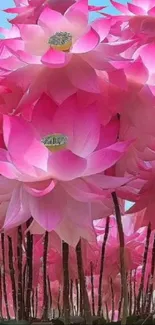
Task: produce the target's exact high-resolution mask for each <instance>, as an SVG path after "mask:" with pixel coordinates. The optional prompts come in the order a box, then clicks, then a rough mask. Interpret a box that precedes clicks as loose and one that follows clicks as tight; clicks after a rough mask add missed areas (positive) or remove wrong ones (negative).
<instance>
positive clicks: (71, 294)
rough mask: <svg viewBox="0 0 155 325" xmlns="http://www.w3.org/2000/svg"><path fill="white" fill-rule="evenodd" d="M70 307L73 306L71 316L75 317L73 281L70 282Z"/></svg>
mask: <svg viewBox="0 0 155 325" xmlns="http://www.w3.org/2000/svg"><path fill="white" fill-rule="evenodd" d="M70 305H71V315H72V316H74V303H73V280H72V279H71V280H70Z"/></svg>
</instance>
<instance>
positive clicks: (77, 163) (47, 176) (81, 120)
mask: <svg viewBox="0 0 155 325" xmlns="http://www.w3.org/2000/svg"><path fill="white" fill-rule="evenodd" d="M45 99H46V106H43V103H45ZM117 123H118V121H117V119H115V120H113V121H111V122H110V123H109V124H108V125H107V126H106V127H105V128H103V127H101V125H100V123H99V120H98V117H97V115H96V107H95V104H91V105H89V106H87V107H85V108H84V109H83V108H82V107H79V106H78V102H77V99H76V95H75V96H73V97H71V98H69V99H68V100H66V101H65V102H64V103H63V104H62V105H61V106H60V107H59V108H58V107H57V106H56V104H55V103H52V100H51V99H48V98H47V96H45V95H43V98H41V99H40V101H39V102H38V103H37V104H36V107H35V109H34V111H33V116H32V122H26V121H25V120H24V119H23V118H22V117H19V116H4V127H3V134H4V142H5V145H6V148H7V150H5V149H1V150H0V172H1V174H2V175H3V176H5V177H6V178H8V179H10V180H16V186H15V189H14V191H13V194H12V198H11V201H10V204H9V207H8V210H7V214H6V218H5V222H4V226H3V228H4V229H9V228H10V227H13V226H16V225H19V224H21V223H22V222H24V221H26V220H27V219H28V218H29V217H30V216H31V215H32V216H33V217H34V219H35V220H36V221H37V222H38V223H39V224H40V225H41V226H42V227H43V228H44V229H46V230H48V231H51V230H53V229H54V228H55V227H56V226H57V224H58V223H60V221H61V220H62V219H63V218H64V217H65V216H67V215H68V216H71V218H74V220H76V221H77V223H78V222H79V223H80V218H83V221H85V222H86V224H88V219H89V218H92V217H94V218H95V216H96V218H97V217H98V216H99V214H100V215H101V213H103V215H104V202H103V203H102V201H103V199H104V198H106V197H107V196H108V195H109V194H110V192H111V190H113V189H114V188H116V187H119V186H121V185H123V184H125V183H126V182H128V181H129V179H128V178H117V177H113V176H106V175H104V171H105V170H106V169H108V168H110V167H111V166H113V165H114V164H115V163H116V162H117V161H118V160H119V159H120V157H122V155H123V154H124V152H125V151H126V150H127V149H128V147H129V145H130V143H131V141H129V142H116V138H117V130H118V128H117ZM112 125H113V127H112ZM110 189H111V190H110ZM90 203H91V205H92V207H91V208H90V206H91V205H90ZM102 208H103V212H101V211H102ZM91 209H92V212H91ZM108 213H109V210H108Z"/></svg>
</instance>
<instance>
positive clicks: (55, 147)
mask: <svg viewBox="0 0 155 325" xmlns="http://www.w3.org/2000/svg"><path fill="white" fill-rule="evenodd" d="M67 140H68V138H67V137H66V136H65V135H63V134H61V133H55V134H49V135H47V136H45V137H44V138H43V139H42V140H41V142H43V144H44V145H45V147H46V148H47V149H48V150H50V151H51V152H56V151H60V150H62V149H65V148H66V144H67Z"/></svg>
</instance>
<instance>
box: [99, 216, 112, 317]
mask: <svg viewBox="0 0 155 325" xmlns="http://www.w3.org/2000/svg"><path fill="white" fill-rule="evenodd" d="M109 224H110V218H109V217H107V220H106V226H105V233H104V239H103V243H102V251H101V264H100V275H99V287H98V311H97V314H98V316H100V315H101V308H102V281H103V268H104V257H105V248H106V243H107V239H108V234H109Z"/></svg>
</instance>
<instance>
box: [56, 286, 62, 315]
mask: <svg viewBox="0 0 155 325" xmlns="http://www.w3.org/2000/svg"><path fill="white" fill-rule="evenodd" d="M60 295H61V289H60V288H59V293H58V303H57V306H58V315H59V317H60V316H61V307H60Z"/></svg>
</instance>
